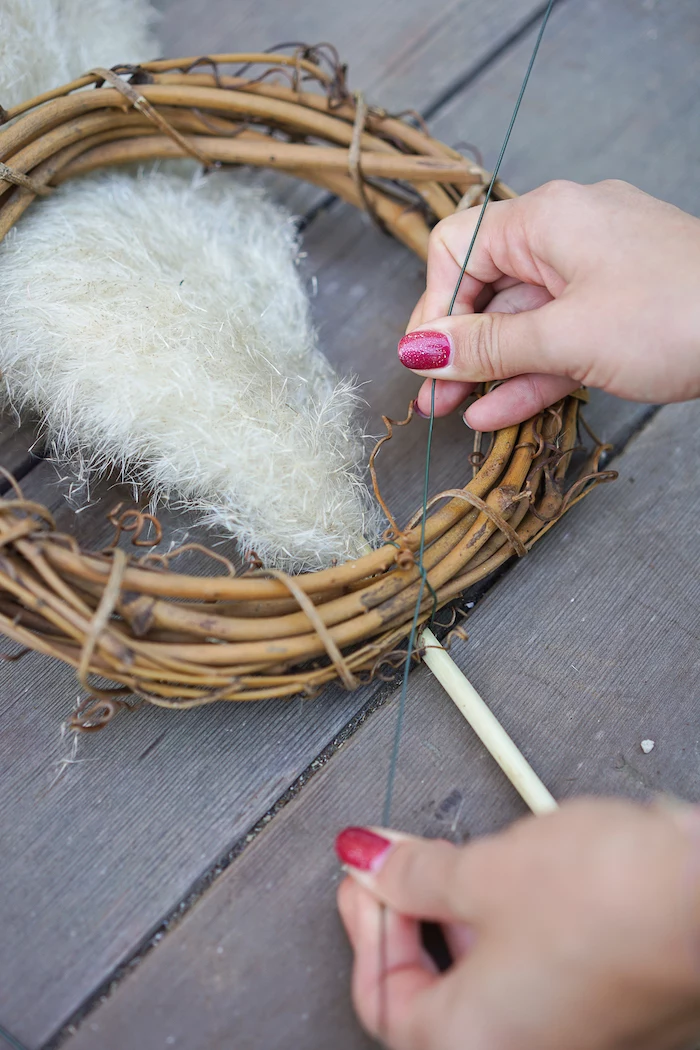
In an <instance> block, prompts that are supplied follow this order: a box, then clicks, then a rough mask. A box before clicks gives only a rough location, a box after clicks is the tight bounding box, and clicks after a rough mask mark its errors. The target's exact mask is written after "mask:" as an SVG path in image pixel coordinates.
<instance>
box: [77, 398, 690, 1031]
mask: <svg viewBox="0 0 700 1050" xmlns="http://www.w3.org/2000/svg"><path fill="white" fill-rule="evenodd" d="M699 435H700V403H698V402H695V403H693V404H689V405H683V406H672V407H668V408H664V409H662V410H661V411H660V413H659V414H658V415H657V417H656V418H655V419H654V420H653V421H652V422H651V423H650V424H649V425H648V427H647V428H646V429H645V430H644V431H643V432H642V434H641V435H640V436H638V437H637V438H636V439H635V440H634V441H633V442H632V443H631V445H630V447H629V448H628V450H627V451H626V452H625V453H624V455H623V456H622V457H621V458H620V459H619V460H618V467H619V468H620V474H621V476H620V480H619V481H618V483H617V484H616V485H614V486H613V485H610V486H608V487H606V488H604V489H602V490H599V491H598V492H597V493H594V494H593V495H591V497H590V498H589V500H588V501H587V502H585V503H584V504H583V505H582V506H580V507H578V508H576V509H575V510H574V511H573V512H572V514H571V517H570V518H568V519H567V522H566V524H565V525H563V526H562V527H561V528H560V529H558V530H557V531H556V532H554V533H552V534H551V535H550V536H549V537H548V538H547V540H545V541H544V542H543V543H542V545H541V546H538V547H536V548H535V550H534V551H533V552H532V554H530V555H529V556H528V557H527V559H525V560H524V561H523V562H522V563H520V564H518V565H517V567H516V568H515V569H514V570H513V572H512V573H510V574H509V576H508V578H507V579H505V580H503V581H502V582H500V583H499V584H498V585H497V586H496V587H495V588H493V589H492V591H491V592H490V593H489V595H488V596H487V597H486V599H485V600H484V601H483V603H482V604H481V606H480V607H479V609H478V610H477V611H476V612H475V613H474V614H473V615H472V617H471V618H470V621H469V624H468V629H469V635H470V638H469V641H468V643H466V644H465V643H462V642H458V643H457V644H456V645H455V646H454V648H453V650H452V655H453V656H454V657H455V659H456V661H457V663H458V664H459V665H460V666H461V667H462V669H463V670H464V671H465V673H466V674H467V675H469V677H470V678H471V680H472V681H473V682H474V684H475V686H476V687H477V688H478V689H479V690H480V691H481V693H482V695H483V696H484V697H485V698H486V699H487V700H488V701H489V703H490V704H491V706H492V708H493V710H494V711H495V712H496V714H497V716H498V717H499V719H501V721H502V722H503V724H504V725H505V727H506V728H507V729H508V731H509V732H510V733H511V734H512V736H513V737H514V739H515V740H516V742H517V743H518V744H519V745H520V746H521V748H522V750H523V751H524V753H525V754H526V756H527V757H528V759H529V760H530V761H531V763H532V764H533V765H534V766H535V768H536V769H537V770H538V771H539V773H540V774H541V775H542V777H543V779H544V780H545V782H546V783H547V784H548V785H549V787H550V788H551V790H552V791H553V793H554V795H555V796H556V797H557V798H559V799H564V798H567V797H571V796H574V795H580V794H585V793H591V794H620V795H626V796H629V797H632V798H644V797H647V796H649V795H650V793H652V792H659V791H664V792H670V793H672V794H674V795H676V796H678V797H683V798H687V799H691V800H695V801H697V800H699V799H700V762H699V760H700V727H699V726H698V719H697V711H698V702H699V701H700V648H699V646H698V642H700V571H699V570H698V548H699V545H700V527H699V525H698V520H697V507H698V504H699V503H700V476H699V475H698V472H697V461H698V456H699V455H700V436H699ZM395 699H396V698H395ZM395 699H394V702H392V703H391V704H390V705H387V706H384V707H383V708H381V709H380V710H379V711H377V712H376V713H375V714H374V715H373V716H372V717H371V718H370V719H369V720H368V721H367V722H365V724H364V725H363V726H362V727H361V728H360V729H359V730H358V731H357V732H356V734H355V735H354V736H353V737H352V738H351V739H350V740H349V741H348V742H347V743H346V744H345V746H344V748H343V749H342V750H341V751H340V752H339V753H337V754H336V755H335V756H334V757H333V758H332V759H331V761H330V762H329V763H328V764H327V765H326V766H325V767H324V768H323V769H322V770H321V771H320V772H319V773H318V774H317V775H316V776H315V777H314V779H313V780H312V781H311V782H310V783H309V784H308V785H307V786H306V787H305V788H304V790H303V791H302V793H301V794H300V795H299V796H298V797H297V798H295V799H294V800H293V801H291V802H290V803H289V804H288V805H287V806H286V807H285V808H284V809H283V810H282V811H281V812H280V814H279V815H278V816H277V817H276V818H275V820H274V821H273V823H272V824H271V825H270V826H269V827H268V828H267V829H266V830H265V831H264V832H262V834H261V835H260V836H258V838H257V839H256V840H255V842H254V843H253V844H252V845H251V846H250V847H249V848H248V849H247V850H246V851H245V852H244V853H243V855H242V856H241V857H240V858H239V859H238V860H237V862H236V863H235V864H234V865H233V866H232V867H230V868H229V869H228V870H227V871H226V872H224V873H223V875H222V876H221V877H220V878H219V879H218V881H217V882H216V883H215V884H214V886H213V887H212V888H211V890H210V891H209V892H208V893H207V894H206V895H205V897H204V898H203V899H202V900H201V901H200V902H199V903H198V904H197V905H196V906H195V907H194V908H193V909H192V911H191V912H190V913H189V914H188V915H187V916H186V917H185V918H184V919H183V921H182V922H181V924H180V925H179V927H178V928H176V929H174V930H173V931H172V932H171V933H169V934H167V935H166V937H165V939H164V940H163V941H162V942H161V943H160V945H159V946H158V947H157V948H156V949H155V951H153V952H151V953H150V954H149V955H148V956H146V958H145V959H144V960H143V962H142V963H141V965H140V966H139V967H138V968H137V969H136V971H135V972H134V973H133V974H131V975H129V976H128V977H126V979H125V980H124V981H123V983H122V984H121V985H120V986H119V987H118V988H117V990H116V991H115V992H114V994H113V995H112V997H111V998H110V999H108V1000H107V1002H106V1003H105V1004H104V1005H103V1006H101V1007H100V1008H99V1009H98V1010H97V1011H96V1012H94V1013H92V1014H91V1015H89V1016H88V1018H87V1019H86V1020H85V1022H84V1024H83V1025H82V1026H81V1028H80V1029H79V1031H78V1034H77V1036H75V1037H74V1038H73V1039H71V1040H69V1042H68V1046H70V1047H71V1050H93V1048H95V1050H97V1048H98V1047H99V1048H100V1050H123V1048H124V1047H127V1046H136V1045H140V1046H147V1047H153V1048H155V1047H161V1046H171V1045H172V1046H175V1047H183V1048H186V1050H205V1048H209V1047H212V1046H216V1047H221V1048H222V1050H223V1048H229V1047H230V1048H231V1050H233V1048H235V1050H258V1048H260V1047H265V1050H278V1048H279V1050H287V1048H288V1047H290V1046H300V1047H302V1046H303V1047H304V1050H325V1048H326V1047H327V1046H328V1043H329V1033H330V1032H332V1033H333V1035H332V1041H333V1046H334V1047H337V1048H339V1050H340V1048H342V1050H360V1047H369V1045H370V1044H369V1043H368V1041H367V1040H365V1039H364V1037H363V1036H362V1035H361V1033H360V1031H359V1029H358V1027H357V1025H356V1022H355V1020H354V1018H353V1015H352V1011H351V1009H350V1005H349V996H348V989H349V966H350V954H349V951H348V948H347V945H346V943H345V938H344V935H343V933H342V931H341V928H340V923H339V920H338V918H337V914H336V912H335V908H334V902H333V899H334V892H335V888H336V885H337V881H338V877H339V872H338V867H337V863H336V861H335V859H334V855H333V851H332V842H333V838H334V836H335V835H336V834H337V832H338V831H339V830H340V828H341V827H343V826H345V825H347V824H357V823H359V824H363V823H376V822H377V821H378V820H379V819H380V814H381V810H382V800H383V796H384V791H385V784H386V770H387V764H388V755H389V751H390V748H391V743H392V736H393V732H394V725H395V717H396V702H395ZM643 739H652V740H654V741H655V747H654V749H653V751H652V752H651V753H650V754H648V755H645V754H644V753H643V752H642V751H641V748H640V742H641V741H642V740H643ZM523 812H524V807H523V804H522V803H521V802H520V800H519V798H518V797H517V796H516V795H515V792H514V790H513V789H512V788H511V786H510V785H509V784H508V782H507V781H506V780H505V778H504V777H503V776H502V774H501V773H500V771H499V770H498V769H497V768H496V766H495V765H494V763H493V762H492V760H491V758H490V757H489V756H488V755H487V753H486V752H485V751H484V749H483V748H482V747H481V745H480V744H479V743H478V741H477V740H476V738H475V737H474V735H473V734H472V732H471V730H470V729H469V728H468V727H467V726H466V724H465V723H464V722H463V721H462V719H461V716H460V715H459V714H458V712H457V710H456V708H455V707H454V706H453V705H452V704H451V702H450V701H449V699H448V698H447V696H446V695H445V694H444V693H443V692H442V690H441V688H440V687H439V685H438V684H437V682H436V681H435V680H434V679H433V678H432V676H431V675H430V674H429V673H428V672H427V671H426V670H425V669H424V668H421V669H420V670H419V671H417V672H416V673H415V674H414V675H413V676H412V678H411V685H410V692H409V701H408V706H407V711H406V722H405V729H404V734H403V739H402V746H401V752H400V761H399V767H398V778H397V782H396V792H395V807H394V821H393V823H394V824H395V825H396V826H398V827H401V828H403V829H405V830H410V831H413V832H416V833H419V834H425V835H429V836H436V835H437V836H442V837H452V838H454V839H456V840H457V841H461V840H463V839H466V838H468V837H469V836H472V835H475V834H480V833H483V832H487V831H492V830H495V829H497V828H500V827H502V826H503V825H505V824H507V823H509V822H510V821H511V820H513V819H515V818H516V817H518V816H520V815H521V814H522V813H523ZM372 1045H373V1044H372Z"/></svg>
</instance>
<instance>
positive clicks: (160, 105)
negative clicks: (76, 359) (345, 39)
mask: <svg viewBox="0 0 700 1050" xmlns="http://www.w3.org/2000/svg"><path fill="white" fill-rule="evenodd" d="M222 66H225V67H226V68H227V69H229V70H231V72H229V73H228V74H226V75H225V74H224V73H222V72H221V67H222ZM233 67H238V68H233ZM260 70H262V72H261V73H260V72H259V71H260ZM90 85H94V89H93V90H85V89H86V88H89V87H90ZM406 116H407V115H406V114H404V115H402V116H390V115H389V114H387V113H386V112H384V111H382V110H379V109H377V108H375V107H368V106H367V105H366V104H365V103H364V100H363V98H362V96H361V95H353V94H351V93H350V92H349V91H348V89H347V87H346V70H345V67H344V66H342V65H341V64H340V62H339V61H338V57H337V54H336V53H335V51H334V49H333V48H331V47H330V46H329V45H319V46H317V47H313V48H310V47H304V46H297V45H294V50H293V52H292V53H291V54H289V53H286V52H284V53H263V54H226V55H214V56H210V57H207V58H184V59H174V60H159V61H155V62H148V63H145V64H144V65H142V66H138V67H131V66H130V67H115V69H113V70H107V69H96V70H94V71H92V72H90V73H89V74H87V75H86V76H84V77H82V78H80V79H79V80H76V81H73V82H72V83H70V84H67V85H65V86H63V87H60V88H57V89H56V90H53V91H50V92H47V93H45V94H44V95H41V96H39V97H37V98H34V99H32V100H30V101H29V102H26V103H24V104H23V105H21V106H18V107H15V108H14V109H13V110H10V111H3V110H0V122H2V123H3V124H4V125H5V126H4V127H2V128H1V129H0V162H1V163H0V238H2V237H4V236H5V234H6V233H7V231H8V230H9V229H10V228H11V227H12V226H13V225H14V224H15V223H16V222H17V221H18V219H19V218H20V216H21V215H22V214H23V212H24V211H25V210H26V209H27V208H28V207H29V206H30V205H31V203H32V201H34V200H35V199H36V198H37V197H38V196H39V197H40V196H43V195H46V194H47V193H50V192H51V190H52V188H53V187H54V186H56V185H58V184H59V183H60V182H62V181H63V180H65V179H69V178H72V177H74V176H76V175H82V174H84V173H86V172H90V171H92V170H94V169H96V168H101V167H104V166H107V165H111V164H120V163H124V162H127V161H145V160H150V159H153V158H171V157H182V156H193V157H195V158H196V159H197V160H198V161H200V162H201V163H202V164H203V165H205V166H206V167H208V168H211V167H214V166H219V165H222V164H246V165H256V166H260V167H267V168H276V169H280V170H281V171H283V172H286V173H288V174H290V175H293V176H296V177H298V178H300V179H304V180H306V181H308V182H312V183H315V184H316V185H318V186H321V187H323V188H324V189H325V190H328V191H330V192H332V193H333V194H336V195H337V196H339V197H341V198H342V199H343V200H345V201H348V202H349V203H350V204H353V205H355V206H356V207H358V208H361V209H364V210H366V211H368V212H369V213H370V214H371V215H372V216H373V218H374V219H375V220H376V222H377V223H379V224H380V225H381V226H382V228H383V229H385V230H386V231H387V232H388V233H390V234H392V235H393V236H394V237H396V238H397V239H398V240H400V241H402V242H403V243H404V244H406V245H407V246H408V247H409V248H410V249H411V250H412V251H413V252H415V253H416V254H417V255H418V256H420V257H421V258H425V256H426V252H427V245H428V236H429V232H430V228H431V226H432V225H433V224H434V222H435V221H436V220H438V219H441V218H444V217H446V216H448V215H451V214H452V213H453V212H455V211H456V210H458V209H460V208H462V207H467V206H469V205H471V204H474V203H477V202H478V201H479V199H480V198H481V197H482V195H483V192H484V190H485V187H486V185H488V181H489V176H488V174H487V172H485V171H484V169H483V168H482V167H481V166H480V165H478V164H476V163H474V162H472V161H471V160H467V159H465V158H464V157H463V156H462V155H461V154H460V153H458V152H457V151H456V150H454V149H451V148H449V147H448V146H446V145H443V143H441V142H438V141H436V140H435V139H433V138H431V137H430V135H429V134H428V132H427V130H426V129H425V128H424V126H423V125H422V122H421V121H420V118H418V117H417V115H415V114H411V115H410V117H411V119H410V120H407V119H405V117H406ZM512 196H514V194H513V193H512V191H510V190H508V189H507V187H505V186H504V185H503V184H502V183H500V182H497V183H496V185H495V187H494V197H495V198H496V199H503V198H507V197H512ZM582 400H585V393H584V392H579V393H578V394H576V395H572V396H570V397H568V398H566V399H564V400H563V401H562V402H560V403H559V404H558V405H556V406H554V407H553V408H552V409H548V410H546V411H545V412H543V413H541V414H540V415H538V416H536V417H535V418H533V419H530V420H529V421H528V422H526V423H523V424H522V425H520V426H513V427H507V428H505V429H503V430H500V431H498V432H497V433H496V434H494V435H493V436H492V438H491V444H490V447H489V448H488V450H487V451H486V452H485V453H483V452H481V450H480V440H481V436H480V435H477V437H476V439H475V441H476V444H475V449H474V453H473V454H472V456H471V457H469V460H470V463H471V466H472V471H471V472H472V473H473V477H472V478H471V480H470V481H469V482H468V484H466V485H464V487H457V488H454V489H450V490H448V491H447V492H442V493H439V494H438V495H436V496H434V497H433V498H432V499H431V500H430V501H429V505H428V506H429V511H428V515H427V519H426V523H425V551H424V560H423V571H424V573H425V580H424V594H425V597H424V601H423V603H422V606H421V609H420V620H419V622H424V621H426V620H427V619H428V618H429V617H430V616H431V615H432V614H433V613H434V611H435V609H436V608H440V607H442V606H445V605H446V604H447V603H449V602H450V601H452V600H454V599H455V598H456V597H457V596H459V595H460V594H461V593H462V592H463V591H464V590H465V589H466V588H467V587H470V586H471V585H473V584H475V583H476V582H477V581H479V580H482V579H483V578H484V577H486V576H488V575H489V574H490V573H493V572H494V571H495V570H497V569H499V568H500V566H502V565H503V564H504V562H506V561H507V560H508V559H509V558H511V557H513V556H515V555H523V554H524V553H525V552H526V551H527V550H529V548H530V547H531V546H532V545H533V544H534V543H535V542H536V541H537V540H538V539H539V538H540V537H541V536H542V535H543V534H544V533H545V532H546V531H547V530H548V529H549V528H550V527H551V525H552V524H553V523H554V522H556V521H557V520H558V519H559V518H560V517H561V516H562V515H563V514H564V513H565V512H566V511H567V510H568V509H569V508H570V507H571V506H573V504H574V503H576V502H577V501H578V500H579V499H581V498H582V497H583V496H584V495H585V494H586V493H587V492H588V491H589V490H590V489H591V488H592V487H593V486H594V485H595V484H597V483H598V482H600V481H606V480H609V479H611V478H612V477H614V472H612V471H600V470H599V459H600V455H601V452H602V451H603V449H604V446H601V445H600V443H599V442H597V441H595V439H594V445H595V447H594V448H593V450H592V452H591V453H590V454H589V455H588V457H587V458H586V460H585V462H584V463H583V466H579V468H578V470H577V474H576V477H575V478H573V479H570V478H569V477H568V475H569V474H570V473H571V469H570V468H571V460H572V455H573V453H574V451H575V450H576V449H578V448H580V446H579V444H578V434H579V424H580V422H581V420H580V418H579V407H580V403H581V401H582ZM410 417H411V410H409V414H408V417H407V419H406V420H404V421H403V422H404V423H407V422H409V420H410ZM386 423H387V437H385V438H383V439H382V442H383V441H386V440H387V438H388V437H390V436H391V428H392V421H391V420H386ZM589 433H590V432H589ZM591 436H592V435H591ZM382 442H380V443H379V444H380V445H381V444H382ZM377 447H379V446H377ZM376 451H377V449H375V452H374V453H373V455H372V457H371V459H370V470H371V473H372V477H373V481H374V482H375V493H376V495H377V498H378V499H379V501H380V503H381V504H382V507H383V509H384V510H385V513H386V514H387V517H388V519H389V522H390V526H389V529H388V530H387V533H386V535H385V539H386V543H385V544H384V545H383V546H381V547H380V548H379V549H378V550H374V551H372V552H371V553H369V554H367V555H366V556H364V557H362V558H359V559H357V560H354V561H349V562H346V563H344V564H341V565H337V566H335V567H333V568H329V569H325V570H322V571H318V572H312V573H306V574H302V575H299V576H294V577H292V576H288V575H286V574H285V573H282V572H279V571H277V570H274V569H266V568H264V567H255V566H251V567H248V568H247V570H246V571H245V572H243V573H242V574H238V575H236V574H235V573H234V571H233V569H232V568H231V567H229V568H228V569H227V570H226V574H225V575H221V574H219V575H216V576H213V577H210V576H196V575H187V574H184V573H178V572H174V571H172V570H171V569H170V566H169V560H170V559H172V557H174V555H176V554H177V553H178V552H177V551H175V552H174V553H173V554H170V555H168V556H167V557H162V556H158V557H156V556H154V555H152V554H151V555H145V556H139V555H137V554H134V555H127V554H126V553H125V551H124V550H122V549H121V548H119V547H116V545H115V546H114V547H113V548H111V549H109V550H107V551H102V552H90V551H84V550H81V549H80V547H79V546H78V544H77V543H76V541H75V540H74V539H73V538H72V537H70V536H66V535H61V534H58V533H57V532H56V531H55V527H54V522H53V520H52V518H51V515H50V514H49V512H48V510H47V509H46V508H45V507H43V506H41V505H39V504H36V503H32V502H30V501H28V500H25V499H24V498H23V496H22V493H21V490H20V489H19V487H18V486H17V485H16V483H14V482H12V486H11V489H10V490H9V491H8V493H7V495H6V497H5V498H4V499H2V500H0V548H1V549H0V631H2V632H3V633H4V634H5V635H6V636H7V637H9V638H10V639H12V640H13V641H14V642H16V643H18V644H19V645H20V646H22V647H23V650H25V651H26V650H35V651H37V652H41V653H45V654H47V655H49V656H52V657H55V658H58V659H59V660H62V661H63V662H65V663H67V664H70V665H72V666H73V667H75V668H76V670H77V674H78V677H79V680H80V682H81V684H82V685H83V686H84V688H85V689H86V690H87V691H88V694H89V695H88V699H87V700H86V701H85V702H84V704H83V705H82V707H81V708H80V709H79V710H78V711H77V713H76V714H75V715H74V718H73V722H72V724H73V726H74V728H81V729H95V728H99V727H101V726H102V725H104V724H105V723H106V722H108V721H109V720H110V719H111V717H112V716H113V715H114V713H115V712H116V711H117V710H118V709H119V708H120V707H123V706H125V705H127V704H128V703H129V698H130V697H132V698H141V699H145V700H148V701H150V702H152V703H154V704H158V705H161V706H165V707H172V708H178V709H182V708H189V707H195V706H198V705H200V704H205V703H211V702H213V701H217V700H262V699H267V698H271V697H291V696H294V695H299V694H301V695H306V696H313V695H316V693H317V692H318V691H319V689H320V688H321V687H322V686H323V685H324V684H325V683H327V682H329V681H331V680H333V679H336V678H337V679H340V680H341V681H342V682H343V684H344V685H345V686H346V687H347V688H354V687H356V686H358V685H360V684H363V683H364V682H366V681H368V679H369V678H371V677H372V676H373V675H374V674H376V673H377V672H378V670H379V669H380V668H381V667H382V666H383V665H384V664H386V663H387V662H388V663H389V664H390V665H392V664H393V665H395V663H396V660H397V658H398V659H399V660H402V659H405V658H406V654H405V650H400V649H399V647H400V646H401V643H402V642H403V641H404V640H405V638H406V637H407V635H408V634H409V631H410V626H411V622H412V620H413V616H414V610H415V606H416V603H417V599H418V594H419V589H420V587H421V583H422V580H421V572H420V568H419V565H418V563H417V556H416V555H417V551H418V549H419V546H420V541H421V524H420V517H421V515H420V512H419V514H417V515H416V516H414V518H413V520H412V521H410V522H409V523H408V525H407V526H406V528H404V529H401V528H399V526H398V525H397V523H396V522H395V521H394V519H393V517H392V515H391V513H390V512H389V510H388V508H387V507H385V505H384V503H383V501H382V500H381V496H380V494H379V490H378V488H377V485H376V475H375V472H374V456H375V455H376ZM577 458H578V459H579V460H580V459H581V456H580V454H578V457H577ZM445 500H447V502H445ZM209 553H210V554H211V555H212V557H213V558H216V559H218V560H221V559H220V556H219V555H217V554H214V553H213V552H209ZM95 677H97V678H98V679H99V680H100V681H101V682H104V683H105V685H104V686H102V685H97V684H95V683H94V682H93V681H91V679H92V678H95ZM112 683H113V684H114V687H112Z"/></svg>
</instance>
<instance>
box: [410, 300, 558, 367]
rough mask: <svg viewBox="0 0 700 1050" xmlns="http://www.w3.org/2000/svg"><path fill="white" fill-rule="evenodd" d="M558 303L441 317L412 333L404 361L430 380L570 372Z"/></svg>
mask: <svg viewBox="0 0 700 1050" xmlns="http://www.w3.org/2000/svg"><path fill="white" fill-rule="evenodd" d="M556 305H557V304H556V303H548V304H547V305H545V306H542V307H540V308H539V309H537V310H525V311H523V312H522V313H516V314H509V313H482V314H463V315H461V316H458V317H455V316H452V317H441V318H439V319H438V320H436V321H431V322H430V324H429V325H423V326H421V327H420V328H416V329H414V331H412V332H408V333H407V334H406V335H405V336H404V337H403V339H402V340H401V341H400V342H399V360H400V361H401V364H403V365H405V366H406V368H410V369H411V370H412V371H414V372H417V373H418V374H419V375H423V376H426V377H427V378H430V379H452V380H455V379H456V380H462V381H467V382H475V383H483V382H488V381H491V380H496V379H509V378H510V377H511V376H516V375H522V374H524V373H526V372H548V373H551V372H554V373H556V374H558V375H562V374H566V372H565V369H566V363H565V362H562V361H561V360H556V358H555V351H554V346H553V344H554V342H555V340H553V339H552V338H551V330H552V321H553V320H554V317H555V310H556Z"/></svg>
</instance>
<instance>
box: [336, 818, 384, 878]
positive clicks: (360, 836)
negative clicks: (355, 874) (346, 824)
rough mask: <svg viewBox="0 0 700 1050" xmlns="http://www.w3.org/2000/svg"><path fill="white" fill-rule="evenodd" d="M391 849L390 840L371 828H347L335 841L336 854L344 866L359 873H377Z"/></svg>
mask: <svg viewBox="0 0 700 1050" xmlns="http://www.w3.org/2000/svg"><path fill="white" fill-rule="evenodd" d="M390 847H391V842H390V841H389V839H385V838H384V837H383V836H382V835H377V833H376V832H375V831H370V830H369V828H345V830H344V831H341V833H340V834H339V835H338V838H337V839H336V840H335V852H336V853H337V854H338V856H339V857H340V859H341V861H342V862H343V864H349V865H350V867H351V868H357V869H358V870H359V871H376V870H377V868H378V866H379V864H380V862H381V860H382V859H383V857H384V854H385V853H386V852H387V850H388V849H390Z"/></svg>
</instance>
